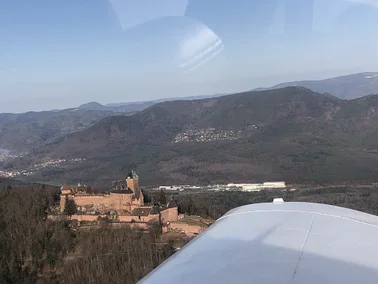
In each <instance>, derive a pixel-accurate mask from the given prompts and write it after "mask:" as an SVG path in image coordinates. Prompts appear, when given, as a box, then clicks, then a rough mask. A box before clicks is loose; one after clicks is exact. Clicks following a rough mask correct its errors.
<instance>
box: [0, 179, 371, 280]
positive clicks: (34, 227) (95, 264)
mask: <svg viewBox="0 0 378 284" xmlns="http://www.w3.org/2000/svg"><path fill="white" fill-rule="evenodd" d="M58 193H59V189H58V188H56V187H51V186H45V185H38V184H23V183H20V182H15V181H9V180H1V181H0V252H1V253H0V283H7V284H8V283H62V284H63V283H73V284H75V283H130V284H134V283H136V282H137V281H138V280H139V279H141V278H142V277H143V276H145V275H146V274H148V273H149V272H150V271H151V270H152V269H153V268H155V267H156V266H157V265H159V264H160V263H161V262H162V261H164V260H165V259H166V258H167V257H169V256H170V255H172V253H173V252H174V251H173V248H172V245H171V244H170V243H167V244H161V243H159V242H158V241H157V240H158V239H159V235H160V232H159V230H157V229H156V228H153V230H151V231H150V233H142V232H140V231H134V230H131V229H128V228H122V229H121V228H118V229H115V228H111V227H108V226H106V224H104V225H102V227H100V228H97V229H90V230H85V229H76V228H75V227H72V225H73V224H72V223H70V222H68V221H58V222H51V221H48V220H46V215H47V212H48V210H49V207H50V206H51V205H53V204H55V203H56V202H58V197H59V195H58ZM171 197H172V198H174V199H175V200H177V202H178V203H179V210H180V211H181V212H182V213H185V214H187V215H201V216H203V217H211V218H214V219H216V218H219V217H220V216H222V215H223V214H224V213H226V212H227V211H228V210H231V209H233V208H235V207H238V206H242V205H246V204H250V203H256V202H272V200H273V198H275V197H283V198H284V199H285V201H307V202H320V203H326V204H331V205H339V206H344V207H348V208H351V209H357V210H361V211H364V212H367V213H371V214H378V192H377V188H376V187H374V186H373V187H359V188H356V187H353V186H338V187H333V188H329V187H328V188H312V187H302V188H300V189H299V190H298V191H297V192H281V191H261V192H258V193H246V192H180V193H173V194H172V193H166V194H165V196H164V195H163V199H164V200H167V199H170V198H171ZM151 198H154V199H155V200H156V201H159V200H160V199H161V198H162V196H161V193H160V192H150V193H147V192H146V199H147V200H151Z"/></svg>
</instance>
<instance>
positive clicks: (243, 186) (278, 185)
mask: <svg viewBox="0 0 378 284" xmlns="http://www.w3.org/2000/svg"><path fill="white" fill-rule="evenodd" d="M227 188H229V189H231V190H232V189H238V190H241V191H261V190H264V189H285V188H286V183H285V182H284V181H271V182H264V183H229V184H227Z"/></svg>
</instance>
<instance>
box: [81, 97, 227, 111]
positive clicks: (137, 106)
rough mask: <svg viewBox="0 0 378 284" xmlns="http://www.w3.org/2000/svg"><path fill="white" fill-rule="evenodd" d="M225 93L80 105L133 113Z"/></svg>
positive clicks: (86, 108) (83, 107)
mask: <svg viewBox="0 0 378 284" xmlns="http://www.w3.org/2000/svg"><path fill="white" fill-rule="evenodd" d="M224 95H226V94H215V95H209V96H191V97H173V98H164V99H157V100H151V101H140V102H125V103H112V104H107V105H102V104H100V103H97V102H91V103H87V104H84V105H81V106H79V109H83V110H101V111H114V112H125V113H133V112H137V111H142V110H145V109H147V108H149V107H151V106H153V105H155V104H157V103H161V102H167V101H178V100H199V99H207V98H215V97H220V96H224Z"/></svg>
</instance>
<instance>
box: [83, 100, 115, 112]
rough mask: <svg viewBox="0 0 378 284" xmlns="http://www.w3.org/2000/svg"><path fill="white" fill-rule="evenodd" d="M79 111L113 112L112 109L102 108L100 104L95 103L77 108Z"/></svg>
mask: <svg viewBox="0 0 378 284" xmlns="http://www.w3.org/2000/svg"><path fill="white" fill-rule="evenodd" d="M79 109H80V110H100V111H113V110H112V109H110V108H108V107H106V106H103V105H102V104H99V103H97V102H90V103H87V104H83V105H81V106H79Z"/></svg>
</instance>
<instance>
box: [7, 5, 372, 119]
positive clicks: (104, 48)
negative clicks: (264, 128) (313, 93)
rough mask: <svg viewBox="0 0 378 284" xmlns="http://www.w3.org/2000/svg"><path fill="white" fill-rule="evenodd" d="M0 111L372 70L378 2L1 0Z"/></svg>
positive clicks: (253, 85) (217, 90) (152, 96)
mask: <svg viewBox="0 0 378 284" xmlns="http://www.w3.org/2000/svg"><path fill="white" fill-rule="evenodd" d="M0 5H1V7H0V113H2V112H16V113H18V112H26V111H40V110H49V109H64V108H70V107H76V106H78V105H80V104H83V103H87V102H91V101H97V102H100V103H102V104H106V103H118V102H130V101H145V100H152V99H158V98H169V97H185V96H200V95H211V94H216V93H233V92H239V91H245V90H249V89H253V88H256V87H267V86H270V85H274V84H277V83H281V82H285V81H293V80H304V79H322V78H327V77H332V76H338V75H345V74H350V73H357V72H365V71H366V72H373V71H378V53H377V52H376V50H378V34H377V33H378V32H377V29H376V27H377V26H378V0H223V1H219V0H90V1H88V0H64V1H52V0H33V1H22V0H2V1H1V3H0Z"/></svg>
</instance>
